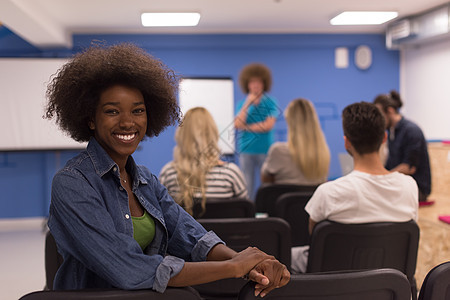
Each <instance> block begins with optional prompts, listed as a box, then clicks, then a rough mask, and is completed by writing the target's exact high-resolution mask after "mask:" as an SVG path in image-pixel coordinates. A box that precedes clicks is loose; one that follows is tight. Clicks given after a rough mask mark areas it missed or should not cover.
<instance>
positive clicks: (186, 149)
mask: <svg viewBox="0 0 450 300" xmlns="http://www.w3.org/2000/svg"><path fill="white" fill-rule="evenodd" d="M175 140H176V142H177V145H176V146H175V148H174V151H173V156H174V160H173V161H171V162H169V163H167V164H166V165H165V166H164V167H163V168H162V169H161V173H160V175H159V179H160V181H161V183H162V184H164V185H165V186H166V187H167V189H168V191H169V194H170V195H171V196H172V197H173V198H174V199H175V200H176V201H177V202H178V204H180V205H181V206H183V207H184V208H185V209H186V211H187V212H188V213H190V214H191V215H194V216H195V217H197V212H194V204H196V203H194V202H195V201H196V200H197V199H198V201H200V203H201V208H202V209H201V211H200V212H199V213H200V215H199V216H201V214H202V213H203V212H204V210H205V203H206V199H207V198H232V197H245V198H247V197H248V196H247V188H246V184H245V180H244V176H243V174H242V172H241V170H240V169H239V167H238V166H237V165H235V164H234V163H227V162H224V161H221V160H220V149H219V146H218V141H219V131H218V130H217V126H216V123H215V122H214V119H213V118H212V116H211V114H210V113H209V112H208V110H206V109H205V108H203V107H196V108H192V109H190V110H188V111H187V112H186V115H185V116H184V118H183V122H182V125H181V126H180V127H179V128H178V129H177V131H176V133H175Z"/></svg>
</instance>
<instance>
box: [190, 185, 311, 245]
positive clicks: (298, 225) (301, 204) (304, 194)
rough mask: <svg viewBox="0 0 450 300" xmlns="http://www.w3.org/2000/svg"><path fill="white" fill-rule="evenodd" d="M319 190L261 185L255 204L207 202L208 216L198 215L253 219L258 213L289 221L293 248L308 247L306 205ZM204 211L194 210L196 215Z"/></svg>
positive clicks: (206, 212)
mask: <svg viewBox="0 0 450 300" xmlns="http://www.w3.org/2000/svg"><path fill="white" fill-rule="evenodd" d="M316 187H317V186H301V185H281V184H271V185H262V186H261V187H260V188H259V189H258V191H257V195H256V199H255V202H252V201H250V200H248V199H243V198H233V199H208V200H207V202H206V208H205V212H204V213H203V214H196V215H195V217H196V218H197V219H198V218H202V219H217V218H253V217H255V212H256V213H265V214H266V215H267V216H269V217H278V218H282V219H284V220H286V221H287V222H288V223H289V225H290V226H291V242H292V246H303V245H308V244H309V232H308V219H309V215H308V213H307V212H306V211H305V209H304V208H305V205H306V203H307V202H308V200H309V199H310V198H311V196H312V194H313V193H314V191H315V189H316ZM197 206H199V204H197ZM197 211H201V209H200V208H199V207H194V212H197Z"/></svg>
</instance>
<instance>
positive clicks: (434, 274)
mask: <svg viewBox="0 0 450 300" xmlns="http://www.w3.org/2000/svg"><path fill="white" fill-rule="evenodd" d="M419 300H450V261H448V262H445V263H442V264H440V265H437V266H436V267H434V268H433V269H431V270H430V271H429V272H428V274H427V276H426V277H425V279H424V281H423V283H422V288H421V289H420V294H419Z"/></svg>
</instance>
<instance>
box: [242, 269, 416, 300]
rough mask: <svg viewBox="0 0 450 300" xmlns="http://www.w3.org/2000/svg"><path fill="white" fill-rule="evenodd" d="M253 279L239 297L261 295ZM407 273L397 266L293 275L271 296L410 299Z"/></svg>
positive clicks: (271, 299)
mask: <svg viewBox="0 0 450 300" xmlns="http://www.w3.org/2000/svg"><path fill="white" fill-rule="evenodd" d="M254 286H255V284H254V283H253V282H248V283H247V284H246V285H245V286H244V287H243V288H242V289H241V291H240V293H239V297H238V300H256V299H261V298H259V297H255V295H254ZM410 298H411V291H410V287H409V282H408V279H407V278H406V276H405V275H404V274H403V273H401V272H400V271H398V270H395V269H378V270H366V271H354V272H333V273H315V274H301V275H292V276H291V280H290V282H289V283H288V284H287V285H286V286H284V287H282V288H278V289H275V290H273V291H272V292H270V293H269V294H268V295H267V296H265V297H264V298H263V299H267V300H275V299H276V300H293V299H295V300H362V299H364V300H409V299H410Z"/></svg>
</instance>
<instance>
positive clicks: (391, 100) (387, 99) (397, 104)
mask: <svg viewBox="0 0 450 300" xmlns="http://www.w3.org/2000/svg"><path fill="white" fill-rule="evenodd" d="M373 103H374V104H378V105H380V106H381V107H382V109H383V111H384V112H385V113H386V112H387V109H388V107H392V108H394V109H395V111H396V112H398V111H399V109H400V108H401V107H402V106H403V101H402V99H401V98H400V94H399V93H398V92H397V91H395V90H392V91H390V93H389V94H381V95H378V96H377V97H376V98H375V100H373Z"/></svg>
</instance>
